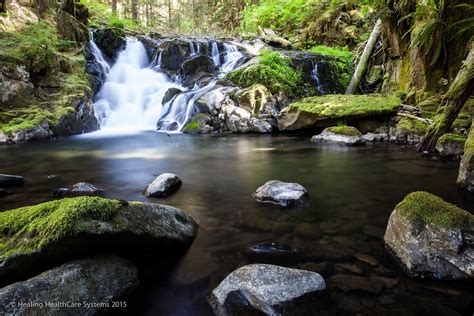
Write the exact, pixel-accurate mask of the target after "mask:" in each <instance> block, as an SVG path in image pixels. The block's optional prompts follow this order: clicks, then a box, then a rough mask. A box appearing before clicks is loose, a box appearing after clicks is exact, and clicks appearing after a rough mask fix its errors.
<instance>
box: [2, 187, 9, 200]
mask: <svg viewBox="0 0 474 316" xmlns="http://www.w3.org/2000/svg"><path fill="white" fill-rule="evenodd" d="M8 193H9V192H8V191H7V190H5V189H0V199H1V198H3V197H5V196H7V195H8Z"/></svg>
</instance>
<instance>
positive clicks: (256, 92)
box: [235, 84, 278, 116]
mask: <svg viewBox="0 0 474 316" xmlns="http://www.w3.org/2000/svg"><path fill="white" fill-rule="evenodd" d="M235 98H236V100H237V102H238V104H239V107H241V108H244V109H246V110H247V111H249V112H250V113H252V115H254V116H258V115H259V114H269V115H273V116H276V115H277V114H278V110H277V109H276V106H275V101H274V100H273V98H272V95H271V94H270V92H269V91H268V89H267V88H266V87H265V86H264V85H261V84H254V85H252V86H250V87H248V88H246V89H242V90H240V91H238V92H237V93H236V94H235Z"/></svg>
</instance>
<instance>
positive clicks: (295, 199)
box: [254, 180, 308, 207]
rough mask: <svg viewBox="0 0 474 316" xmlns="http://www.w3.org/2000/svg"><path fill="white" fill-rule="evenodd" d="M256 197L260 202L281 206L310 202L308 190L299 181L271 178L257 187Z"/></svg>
mask: <svg viewBox="0 0 474 316" xmlns="http://www.w3.org/2000/svg"><path fill="white" fill-rule="evenodd" d="M254 198H255V200H256V201H257V202H259V203H270V204H276V205H279V206H281V207H292V206H296V205H303V206H304V205H306V204H307V202H308V191H307V190H306V189H305V187H303V186H302V185H300V184H298V183H290V182H282V181H279V180H271V181H268V182H267V183H265V184H264V185H262V186H261V187H259V188H258V189H257V191H256V192H255V194H254Z"/></svg>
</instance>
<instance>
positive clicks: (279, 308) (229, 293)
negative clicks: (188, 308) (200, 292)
mask: <svg viewBox="0 0 474 316" xmlns="http://www.w3.org/2000/svg"><path fill="white" fill-rule="evenodd" d="M325 289H326V284H325V282H324V279H323V277H322V276H321V275H319V274H318V273H316V272H310V271H305V270H297V269H290V268H285V267H280V266H275V265H269V264H251V265H246V266H243V267H241V268H239V269H237V270H235V271H234V272H232V273H231V274H229V275H228V276H227V277H226V278H225V279H224V280H223V281H222V282H221V283H220V284H219V286H218V287H217V288H215V289H214V290H213V291H212V293H211V294H210V296H209V302H210V304H211V306H212V307H213V309H214V311H215V312H216V314H217V315H229V314H231V315H236V312H237V311H240V312H243V314H244V315H248V314H249V313H252V314H260V313H263V314H267V315H280V314H283V313H291V314H294V315H296V314H297V313H304V312H306V313H307V312H313V313H314V312H315V311H316V310H315V309H316V308H317V307H319V306H320V305H322V303H323V299H322V296H323V293H324V291H325Z"/></svg>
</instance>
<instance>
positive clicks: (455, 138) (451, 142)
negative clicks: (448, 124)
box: [436, 134, 466, 156]
mask: <svg viewBox="0 0 474 316" xmlns="http://www.w3.org/2000/svg"><path fill="white" fill-rule="evenodd" d="M465 142H466V138H465V137H463V136H461V135H458V134H444V135H443V136H441V137H440V138H439V139H438V141H437V142H436V151H438V153H439V154H440V155H441V156H460V155H462V154H463V152H464V143H465Z"/></svg>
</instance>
